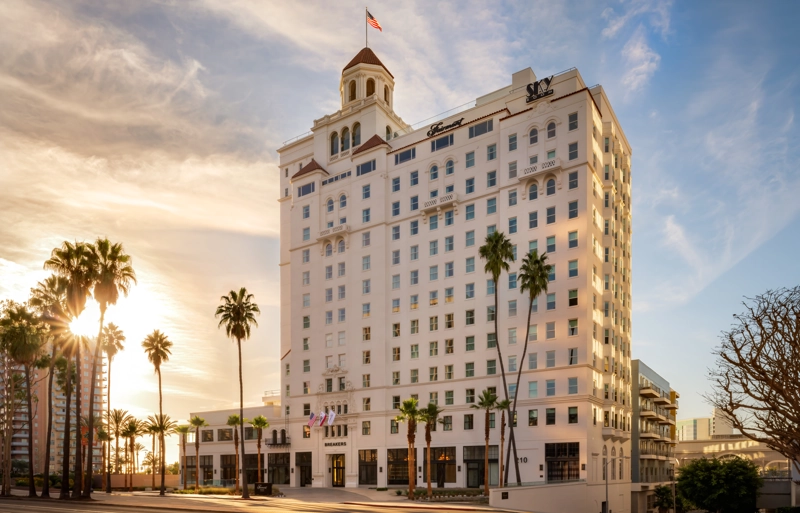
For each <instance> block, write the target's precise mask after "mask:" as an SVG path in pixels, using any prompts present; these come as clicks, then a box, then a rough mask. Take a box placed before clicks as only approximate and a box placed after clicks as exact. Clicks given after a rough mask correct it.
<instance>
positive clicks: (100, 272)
mask: <svg viewBox="0 0 800 513" xmlns="http://www.w3.org/2000/svg"><path fill="white" fill-rule="evenodd" d="M89 248H90V251H91V256H90V261H91V264H92V290H93V294H94V299H95V301H97V304H98V305H99V306H100V327H99V328H98V330H97V339H96V340H95V347H94V358H93V359H92V371H91V377H92V381H91V382H92V386H91V387H90V388H89V426H88V427H89V447H94V418H95V417H94V389H95V386H94V383H95V380H96V379H97V363H98V360H99V359H100V355H101V351H102V350H103V321H104V320H105V316H106V310H107V309H108V306H109V305H116V304H117V300H118V299H119V297H120V294H122V295H125V296H127V295H128V291H129V290H130V288H131V286H132V285H133V284H135V283H136V273H135V272H134V270H133V266H132V265H131V257H130V256H129V255H127V254H125V250H124V249H123V247H122V244H120V243H111V241H109V240H108V239H103V238H98V239H97V240H96V241H95V243H94V245H92V246H89ZM92 470H93V468H92V464H91V458H90V461H89V464H88V465H87V468H86V482H85V483H84V487H83V497H84V498H90V497H91V496H92Z"/></svg>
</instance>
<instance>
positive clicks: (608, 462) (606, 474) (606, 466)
mask: <svg viewBox="0 0 800 513" xmlns="http://www.w3.org/2000/svg"><path fill="white" fill-rule="evenodd" d="M615 460H616V458H614V459H611V458H609V459H608V461H607V462H606V463H605V466H604V468H603V470H604V472H603V474H605V476H606V502H605V505H606V506H605V509H604V510H603V513H611V508H609V505H608V466H609V465H611V463H612V462H614V461H615Z"/></svg>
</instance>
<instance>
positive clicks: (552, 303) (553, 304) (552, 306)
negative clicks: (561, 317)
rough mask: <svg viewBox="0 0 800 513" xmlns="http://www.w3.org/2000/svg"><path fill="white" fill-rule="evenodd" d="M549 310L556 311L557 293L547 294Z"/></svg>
mask: <svg viewBox="0 0 800 513" xmlns="http://www.w3.org/2000/svg"><path fill="white" fill-rule="evenodd" d="M547 309H548V310H555V309H556V293H555V292H551V293H549V294H547Z"/></svg>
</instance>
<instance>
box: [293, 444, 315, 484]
mask: <svg viewBox="0 0 800 513" xmlns="http://www.w3.org/2000/svg"><path fill="white" fill-rule="evenodd" d="M294 464H295V466H297V472H298V475H299V477H298V484H299V485H300V486H311V453H310V452H296V453H295V454H294Z"/></svg>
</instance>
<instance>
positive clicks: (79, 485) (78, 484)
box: [72, 337, 83, 498]
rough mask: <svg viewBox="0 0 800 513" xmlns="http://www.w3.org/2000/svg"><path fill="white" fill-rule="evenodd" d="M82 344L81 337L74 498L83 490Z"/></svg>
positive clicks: (78, 367) (76, 382) (76, 407)
mask: <svg viewBox="0 0 800 513" xmlns="http://www.w3.org/2000/svg"><path fill="white" fill-rule="evenodd" d="M81 343H83V337H79V340H78V349H77V351H76V352H75V368H76V369H77V371H76V377H77V379H76V380H75V486H73V488H72V498H78V497H80V496H81V490H82V489H83V458H81V446H82V445H83V435H82V434H81V402H82V401H81V381H83V376H82V374H81Z"/></svg>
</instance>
